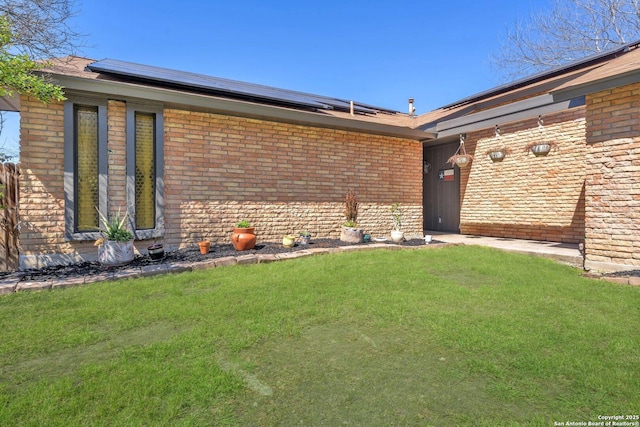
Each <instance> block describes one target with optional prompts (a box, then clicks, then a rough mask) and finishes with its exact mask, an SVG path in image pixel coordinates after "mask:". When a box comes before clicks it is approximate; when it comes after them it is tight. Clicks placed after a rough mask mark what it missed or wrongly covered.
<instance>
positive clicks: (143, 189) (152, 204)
mask: <svg viewBox="0 0 640 427" xmlns="http://www.w3.org/2000/svg"><path fill="white" fill-rule="evenodd" d="M163 127H164V126H163V121H162V107H161V106H153V105H139V104H128V105H127V199H128V200H129V205H130V206H134V212H132V213H131V212H130V214H131V216H132V219H133V223H134V224H135V228H136V230H135V232H134V234H135V236H136V238H137V239H150V238H154V237H160V236H162V234H164V221H163V219H164V211H163V210H164V202H163V201H164V199H163V197H164V185H163V183H164V180H163V174H164V168H163V164H164V159H163V138H162V136H163V133H164V132H163Z"/></svg>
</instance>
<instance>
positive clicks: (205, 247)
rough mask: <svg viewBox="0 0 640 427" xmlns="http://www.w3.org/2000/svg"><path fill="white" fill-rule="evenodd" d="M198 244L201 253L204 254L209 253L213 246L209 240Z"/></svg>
mask: <svg viewBox="0 0 640 427" xmlns="http://www.w3.org/2000/svg"><path fill="white" fill-rule="evenodd" d="M198 246H200V253H201V254H202V255H206V254H208V253H209V249H210V248H211V242H209V241H208V240H205V241H202V242H200V243H198Z"/></svg>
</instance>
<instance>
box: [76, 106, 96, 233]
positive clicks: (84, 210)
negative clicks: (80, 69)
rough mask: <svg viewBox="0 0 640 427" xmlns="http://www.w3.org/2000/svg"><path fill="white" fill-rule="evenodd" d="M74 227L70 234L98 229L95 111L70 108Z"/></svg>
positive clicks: (79, 107)
mask: <svg viewBox="0 0 640 427" xmlns="http://www.w3.org/2000/svg"><path fill="white" fill-rule="evenodd" d="M74 141H75V156H74V158H75V170H76V171H77V173H76V175H75V178H76V179H75V200H76V204H75V224H74V229H75V230H74V232H87V231H88V232H92V231H96V230H97V229H98V226H99V224H98V211H97V210H96V208H97V207H98V202H99V200H98V197H99V193H98V173H99V171H98V107H87V106H79V105H76V106H75V107H74Z"/></svg>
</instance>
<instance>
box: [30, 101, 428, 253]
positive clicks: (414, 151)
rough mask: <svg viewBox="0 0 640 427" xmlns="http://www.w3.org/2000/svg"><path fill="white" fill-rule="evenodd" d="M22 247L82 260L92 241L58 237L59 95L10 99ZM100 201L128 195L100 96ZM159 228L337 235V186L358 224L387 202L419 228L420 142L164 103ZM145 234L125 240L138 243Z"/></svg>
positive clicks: (203, 234)
mask: <svg viewBox="0 0 640 427" xmlns="http://www.w3.org/2000/svg"><path fill="white" fill-rule="evenodd" d="M21 103H22V104H21V107H22V111H21V168H22V176H21V181H20V182H21V200H20V214H21V218H20V219H21V234H20V244H21V250H20V253H21V256H23V257H27V258H30V259H31V261H30V263H29V264H30V265H32V266H39V265H44V264H53V263H70V262H77V261H80V260H93V259H95V258H96V254H97V250H96V248H95V247H94V246H93V241H86V242H75V241H74V242H70V241H66V240H65V238H64V186H63V174H64V122H63V119H64V117H63V116H64V115H63V105H62V103H52V104H50V105H48V106H45V105H43V104H41V103H39V102H38V101H36V100H34V99H31V98H28V97H22V99H21ZM107 107H108V126H109V129H108V139H109V140H108V144H109V145H108V148H109V159H108V164H109V188H108V197H109V207H110V210H117V208H118V207H120V206H122V207H124V206H125V205H126V203H127V202H128V201H127V200H126V199H125V198H126V192H125V183H126V168H125V159H126V150H125V148H126V147H125V144H126V135H125V114H126V103H125V102H123V101H109V102H108V105H107ZM164 123H165V141H164V149H165V230H166V232H165V237H164V239H163V240H164V242H165V245H166V247H167V248H168V249H175V248H178V247H184V246H188V245H193V244H195V242H196V241H197V240H200V239H202V238H207V239H210V240H211V241H213V242H219V243H226V242H228V239H229V237H230V234H231V232H232V226H233V224H234V223H235V222H237V221H238V220H240V219H247V220H249V221H251V222H252V224H253V225H254V226H255V227H256V231H257V233H258V239H259V241H280V240H281V239H282V236H283V235H284V234H287V233H297V232H298V231H300V230H309V231H310V232H311V233H312V234H313V237H315V238H322V237H330V238H337V237H338V236H339V230H340V224H341V223H342V222H343V221H344V215H343V211H344V198H345V195H346V192H347V190H348V189H350V188H352V189H354V190H355V191H356V194H357V196H358V199H359V201H360V211H359V218H358V219H359V221H358V222H359V223H360V225H361V226H362V227H363V228H365V230H366V231H367V232H370V233H372V234H373V235H374V236H378V235H379V236H386V235H388V234H389V231H390V229H391V215H390V213H389V207H390V205H391V204H392V203H396V202H399V203H401V204H402V205H403V206H404V207H405V225H404V230H405V231H406V232H408V233H416V234H420V235H422V175H421V170H422V169H421V168H422V165H421V163H422V161H421V159H422V147H421V145H420V144H419V143H418V142H415V141H410V140H405V139H400V138H393V137H385V136H378V135H370V134H364V133H356V132H349V131H343V130H336V129H324V128H312V127H307V126H301V125H292V124H285V123H277V122H270V121H266V120H256V119H246V118H239V117H229V116H224V115H219V114H210V113H204V112H192V111H186V110H181V109H173V108H167V109H165V110H164ZM147 244H148V242H136V246H137V247H138V249H139V250H140V251H141V252H145V250H144V248H145V247H146V245H147Z"/></svg>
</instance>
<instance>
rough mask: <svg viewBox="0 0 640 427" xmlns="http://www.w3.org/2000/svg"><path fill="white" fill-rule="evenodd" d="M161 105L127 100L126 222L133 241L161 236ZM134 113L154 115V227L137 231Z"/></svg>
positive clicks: (162, 119) (162, 177)
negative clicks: (127, 220) (133, 238)
mask: <svg viewBox="0 0 640 427" xmlns="http://www.w3.org/2000/svg"><path fill="white" fill-rule="evenodd" d="M163 112H164V107H163V106H162V105H160V104H152V103H136V102H127V113H126V127H127V131H126V139H127V161H126V163H127V167H126V169H127V206H128V212H129V225H130V228H131V230H132V231H133V235H134V237H135V238H136V240H148V239H156V238H159V237H163V236H164V116H163ZM136 113H144V114H153V115H154V117H155V124H154V128H155V176H156V177H155V227H154V228H151V229H142V230H138V229H136V228H135V224H136V216H135V215H136V213H135V206H136V122H135V120H136Z"/></svg>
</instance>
